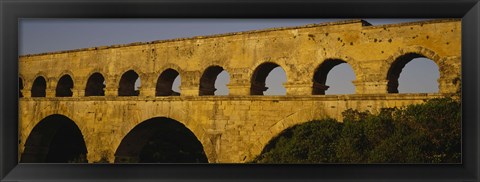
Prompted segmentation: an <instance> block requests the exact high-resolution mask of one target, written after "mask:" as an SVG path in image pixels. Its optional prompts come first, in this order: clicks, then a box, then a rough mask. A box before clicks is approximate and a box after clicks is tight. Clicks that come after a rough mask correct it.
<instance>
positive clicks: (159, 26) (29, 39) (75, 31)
mask: <svg viewBox="0 0 480 182" xmlns="http://www.w3.org/2000/svg"><path fill="white" fill-rule="evenodd" d="M338 20H342V19H21V20H20V25H19V26H20V27H19V31H20V32H19V54H20V55H25V54H36V53H43V52H54V51H61V50H71V49H79V48H86V47H95V46H107V45H114V44H128V43H133V42H149V41H154V40H164V39H173V38H180V37H193V36H199V35H212V34H219V33H227V32H238V31H246V30H256V29H264V28H273V27H285V26H299V25H305V24H312V23H322V22H331V21H338ZM365 20H367V21H368V22H370V23H372V24H373V25H379V24H390V23H400V22H410V21H419V20H420V19H365ZM438 78H439V72H438V67H437V65H436V64H435V63H434V62H433V61H431V60H428V59H424V58H417V59H414V60H413V61H411V62H410V63H408V64H407V65H406V66H405V68H404V69H403V71H402V73H401V74H400V78H399V83H400V85H399V92H400V93H412V92H413V93H433V92H438V82H437V79H438ZM352 80H355V75H354V74H353V71H352V69H351V67H350V66H349V65H348V64H340V65H338V66H336V67H334V68H333V69H332V70H331V71H330V73H329V74H328V77H327V83H326V84H327V85H328V86H330V88H329V89H328V90H327V91H326V94H350V93H354V90H355V88H354V86H353V84H352ZM180 81H181V78H177V79H176V80H175V83H174V90H175V91H177V92H178V91H179V90H178V85H179V83H180ZM285 81H286V77H285V72H284V71H283V70H282V69H281V68H280V67H278V68H275V69H274V70H272V72H271V73H270V75H269V76H268V77H267V81H266V86H267V87H269V88H270V89H268V90H267V91H265V93H264V94H265V95H284V94H285V88H283V85H282V84H283V83H284V82H285ZM228 82H229V76H228V73H226V72H222V73H221V74H220V75H219V76H218V79H217V81H216V83H215V87H216V88H217V89H218V90H217V91H216V92H215V94H216V95H227V94H228V89H227V87H226V86H225V85H226V84H227V83H228ZM138 84H139V82H138V83H137V85H138Z"/></svg>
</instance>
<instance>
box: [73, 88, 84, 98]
mask: <svg viewBox="0 0 480 182" xmlns="http://www.w3.org/2000/svg"><path fill="white" fill-rule="evenodd" d="M72 93H73V95H72V97H85V89H80V88H77V89H75V88H74V89H72Z"/></svg>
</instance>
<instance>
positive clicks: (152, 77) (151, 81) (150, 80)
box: [139, 73, 156, 97]
mask: <svg viewBox="0 0 480 182" xmlns="http://www.w3.org/2000/svg"><path fill="white" fill-rule="evenodd" d="M141 78H142V84H141V85H140V88H139V90H140V96H141V97H155V91H156V74H151V73H148V74H147V73H146V74H142V76H141Z"/></svg>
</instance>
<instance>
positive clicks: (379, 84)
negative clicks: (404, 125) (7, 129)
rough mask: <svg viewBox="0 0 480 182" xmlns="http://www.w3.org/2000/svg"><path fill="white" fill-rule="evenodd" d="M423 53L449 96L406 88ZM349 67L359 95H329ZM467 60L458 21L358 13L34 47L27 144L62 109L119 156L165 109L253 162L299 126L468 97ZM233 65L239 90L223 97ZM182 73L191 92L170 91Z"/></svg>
mask: <svg viewBox="0 0 480 182" xmlns="http://www.w3.org/2000/svg"><path fill="white" fill-rule="evenodd" d="M418 57H425V58H428V59H430V60H432V61H434V62H435V63H436V64H437V66H438V68H439V72H440V78H439V79H438V83H439V93H429V94H422V93H419V94H397V93H398V89H397V88H398V78H399V75H400V73H401V71H402V68H403V67H404V66H405V64H407V63H408V62H409V61H411V60H412V59H414V58H418ZM341 63H347V64H349V65H350V66H351V67H352V69H353V71H354V73H355V77H356V79H355V80H354V81H353V84H354V85H355V94H352V95H325V90H327V89H328V86H327V85H325V83H326V79H327V75H328V72H329V71H330V70H331V69H332V68H333V67H335V66H336V65H338V64H341ZM278 66H280V67H281V68H283V70H284V71H285V72H286V76H287V81H286V83H284V86H285V88H286V96H261V95H263V91H264V90H266V87H265V79H266V77H267V75H268V73H269V72H270V71H271V70H272V69H274V68H276V67H278ZM460 68H461V21H460V20H459V19H441V20H429V21H421V22H412V23H400V24H392V25H380V26H372V25H370V24H369V23H368V22H365V21H363V20H349V21H340V22H332V23H322V24H312V25H305V26H299V27H285V28H273V29H265V30H255V31H246V32H237V33H228V34H219V35H212V36H198V37H192V38H181V39H172V40H161V41H153V42H146V43H133V44H126V45H114V46H104V47H94V48H86V49H78V50H69V51H61V52H52V53H42V54H35V55H25V56H20V58H19V77H20V78H19V82H20V88H21V93H19V94H20V96H21V97H22V98H21V99H20V117H19V118H20V126H19V128H20V146H19V148H20V149H19V152H20V154H22V153H24V150H25V148H26V146H28V144H26V143H27V138H28V137H29V136H30V133H31V132H32V130H33V129H34V127H35V126H36V125H37V124H38V123H39V122H40V121H42V119H44V118H46V117H47V116H50V115H54V114H60V115H64V116H67V117H68V118H70V119H71V120H72V121H74V122H75V124H76V125H77V126H78V128H79V129H80V131H81V133H82V134H83V137H84V140H85V144H86V146H87V151H88V154H87V158H88V160H89V162H95V161H98V160H100V158H102V157H104V156H106V158H108V160H109V161H110V162H113V161H114V160H115V153H117V154H118V155H120V154H119V151H118V149H117V148H118V147H119V145H120V143H121V142H122V139H123V138H124V137H125V136H126V135H127V134H128V133H129V131H131V130H132V129H133V128H134V127H135V126H137V125H138V124H140V123H142V121H145V120H148V119H150V118H154V117H166V118H172V119H174V120H177V121H178V122H180V123H182V124H184V125H185V126H186V127H187V128H188V129H189V130H191V131H192V132H193V133H194V134H195V136H196V137H197V138H198V140H199V141H200V142H201V143H202V145H203V147H204V150H205V153H206V155H207V157H208V160H209V162H245V161H248V160H251V159H252V158H253V157H254V156H256V155H258V154H259V153H260V152H261V150H262V149H263V147H264V146H265V144H266V143H267V142H268V141H269V140H270V139H271V138H272V137H274V136H275V135H277V134H278V133H279V132H281V131H282V130H284V129H286V128H288V127H290V126H292V125H294V124H298V123H302V122H306V121H308V120H312V119H320V118H326V117H332V118H337V119H341V112H342V111H343V110H345V109H348V108H352V109H358V110H371V111H376V110H379V109H380V108H382V107H395V106H397V107H398V106H405V105H408V104H412V103H421V102H423V101H424V100H425V99H429V98H434V97H443V96H447V95H455V94H458V93H460V88H461V87H460V84H461V69H460ZM223 70H225V71H227V72H228V73H229V75H230V83H229V84H228V85H227V86H228V89H229V95H228V96H213V93H214V91H215V87H214V83H215V79H216V77H217V76H218V74H219V73H220V72H222V71H223ZM178 75H180V76H181V86H180V93H176V92H174V91H173V90H172V88H171V87H172V83H173V81H174V79H175V77H176V76H178ZM138 77H139V78H140V79H141V86H140V88H139V90H138V91H135V90H134V83H135V80H136V79H137V78H138ZM209 95H212V96H209ZM259 95H260V96H259ZM27 148H28V147H27ZM47 148H48V147H47ZM33 153H35V152H33ZM34 155H38V156H41V154H38V152H37V153H35V154H34ZM42 155H43V154H42ZM118 155H117V157H118ZM122 155H123V154H122ZM124 155H131V156H130V157H133V158H134V157H135V155H136V154H124ZM39 160H40V159H39Z"/></svg>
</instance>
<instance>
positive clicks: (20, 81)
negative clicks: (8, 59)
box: [18, 77, 23, 98]
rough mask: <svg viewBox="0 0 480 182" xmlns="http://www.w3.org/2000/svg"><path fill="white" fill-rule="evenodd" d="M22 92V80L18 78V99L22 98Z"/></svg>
mask: <svg viewBox="0 0 480 182" xmlns="http://www.w3.org/2000/svg"><path fill="white" fill-rule="evenodd" d="M22 90H23V79H22V78H20V77H18V97H19V98H22V97H23V94H22Z"/></svg>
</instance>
